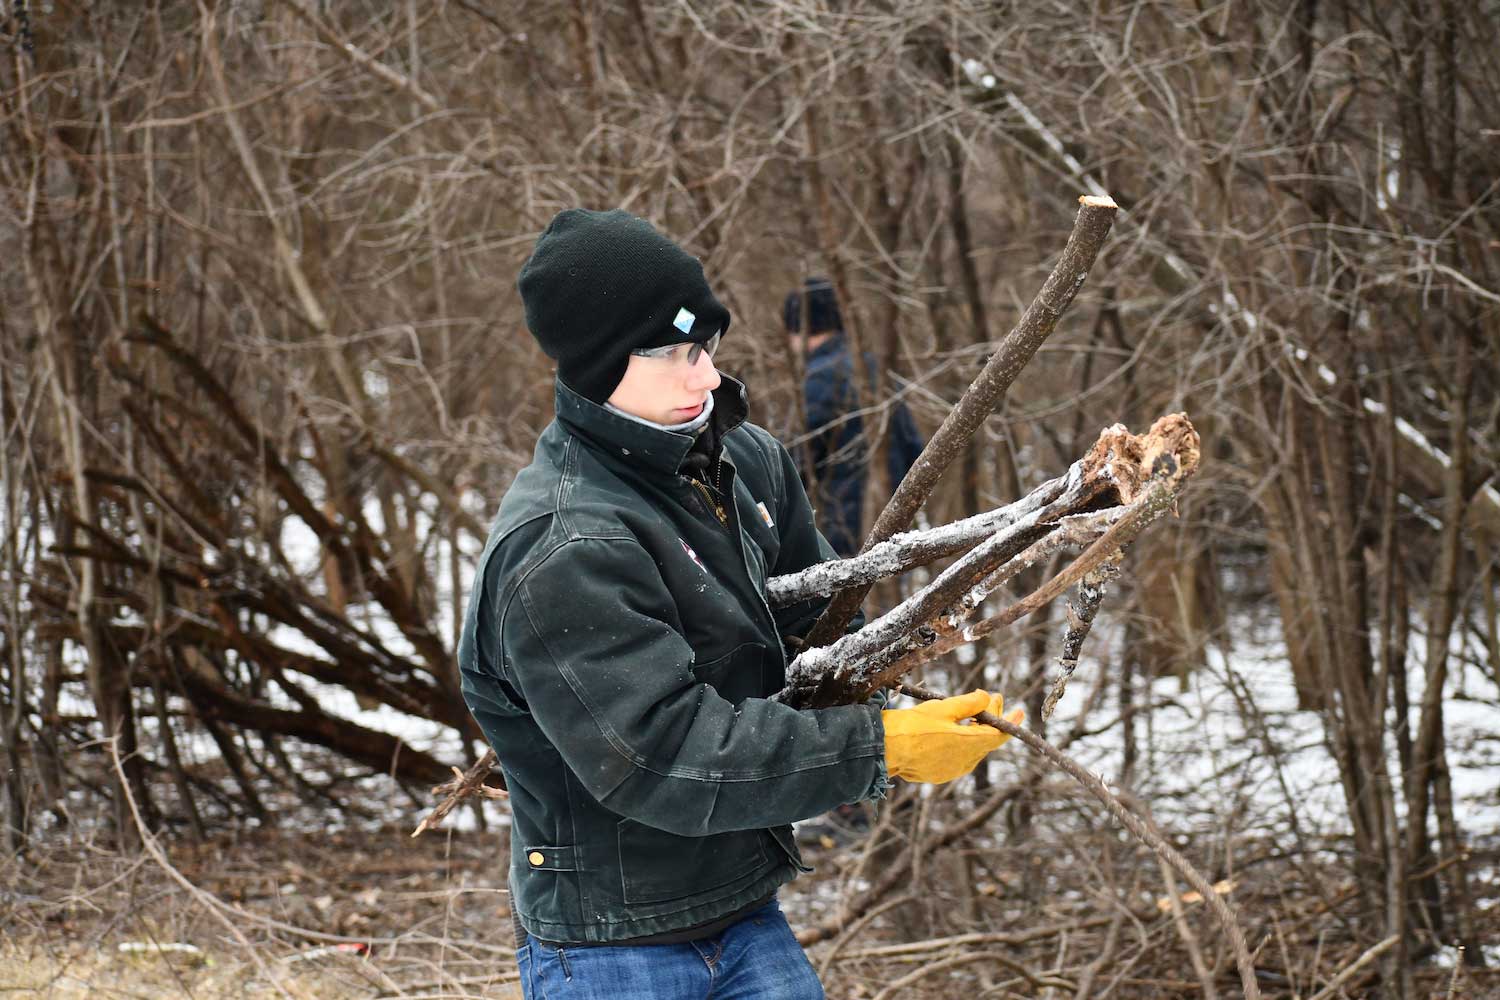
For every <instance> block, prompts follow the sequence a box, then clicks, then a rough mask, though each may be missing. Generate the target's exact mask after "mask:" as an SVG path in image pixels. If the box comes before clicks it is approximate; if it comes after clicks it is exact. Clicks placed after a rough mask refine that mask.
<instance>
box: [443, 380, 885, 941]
mask: <svg viewBox="0 0 1500 1000" xmlns="http://www.w3.org/2000/svg"><path fill="white" fill-rule="evenodd" d="M745 414H746V403H745V394H744V387H743V386H742V385H740V384H739V383H738V382H735V381H733V380H732V379H729V378H725V379H724V382H723V385H721V386H720V388H719V389H718V390H717V391H716V392H715V394H714V413H713V415H712V418H711V419H714V420H717V421H718V422H719V423H718V424H717V426H718V427H719V428H720V429H721V432H722V434H723V445H724V446H723V453H722V455H723V457H722V460H721V467H720V468H719V469H718V470H716V472H717V475H713V476H709V477H708V478H711V479H715V480H716V483H715V484H714V485H716V486H717V487H719V489H720V490H722V493H720V492H719V491H718V490H716V489H714V488H713V486H709V485H705V484H702V483H699V482H697V481H696V480H694V479H691V478H689V477H687V476H684V475H682V474H680V473H679V469H680V468H681V467H682V461H683V458H684V456H686V454H687V453H688V451H689V449H690V447H691V446H692V442H693V438H692V437H691V436H690V435H688V434H681V433H674V432H670V431H665V430H661V429H659V428H657V427H654V426H649V425H646V424H642V423H640V422H637V421H634V420H632V419H630V418H628V417H624V416H621V415H620V414H618V413H615V412H612V411H610V410H608V409H606V408H605V407H603V406H599V405H597V404H595V403H593V402H590V401H589V400H586V399H584V398H583V397H581V396H579V395H577V394H576V393H574V392H573V391H572V390H570V389H569V388H568V387H567V386H565V385H563V384H562V383H561V382H559V383H558V385H557V402H556V419H555V420H554V421H553V422H552V423H551V424H550V425H549V426H548V427H547V429H546V430H545V431H543V433H542V435H541V438H540V439H539V440H538V442H537V446H536V454H535V457H534V458H533V460H532V463H531V464H530V465H529V466H527V467H526V468H525V469H523V470H522V471H521V473H520V474H519V475H518V476H517V477H516V480H515V482H514V484H513V485H512V486H511V488H510V490H509V491H507V493H506V495H505V498H504V501H503V502H502V503H501V505H500V514H499V516H498V517H497V519H496V521H495V525H494V527H493V528H492V529H491V531H490V536H489V541H488V543H487V545H486V546H485V550H484V553H483V555H482V556H481V558H480V562H479V567H478V570H477V572H476V576H475V583H474V587H473V590H472V592H471V594H470V599H469V607H468V612H467V616H466V620H465V623H464V631H463V636H462V640H461V642H460V644H459V665H460V669H461V673H462V680H463V692H464V698H465V700H466V701H467V703H468V706H469V709H470V711H472V712H473V713H474V717H475V718H476V719H477V720H478V722H479V724H480V726H481V727H482V728H483V730H484V733H485V736H486V737H488V739H489V741H490V743H491V744H492V745H493V746H494V748H495V752H496V754H497V755H498V756H499V758H500V764H501V767H502V769H503V770H504V773H505V778H506V783H507V785H508V786H509V788H510V804H511V810H512V827H511V862H510V863H511V868H510V885H511V891H512V905H513V906H514V907H515V908H516V911H517V913H518V914H519V916H520V918H521V921H522V923H523V924H524V925H525V927H526V929H527V930H528V931H530V932H531V933H532V934H533V935H535V936H536V937H539V938H541V939H543V940H548V941H561V942H607V941H620V940H625V939H630V938H637V937H644V936H649V935H657V934H663V933H669V932H672V931H676V930H681V929H683V928H690V927H695V926H698V925H701V924H704V923H707V922H710V921H713V920H714V919H716V918H718V917H722V916H725V915H727V914H730V913H733V912H734V911H735V910H737V909H740V908H741V907H744V906H745V905H747V904H749V903H751V902H753V901H755V900H757V899H760V898H763V897H765V896H766V895H768V894H770V893H771V892H773V891H774V890H775V889H776V887H777V886H779V885H781V884H783V883H785V882H788V881H790V880H791V879H793V878H795V877H796V874H797V872H798V871H799V870H802V871H806V870H808V869H806V868H805V866H803V864H802V861H801V859H800V857H799V855H798V853H797V847H796V844H795V841H794V840H793V839H792V830H791V826H790V825H789V824H790V823H791V822H792V821H794V820H798V819H804V818H807V817H810V816H815V815H818V814H820V813H822V812H825V811H827V810H828V809H831V808H834V807H835V806H838V805H841V804H843V803H846V802H855V801H859V800H860V799H864V798H870V797H874V796H878V795H881V794H883V789H884V787H885V783H886V779H885V772H884V733H883V731H882V728H881V724H880V717H879V712H878V711H877V710H876V709H875V708H874V707H872V706H867V705H850V706H843V707H839V708H831V709H824V710H819V711H804V712H799V711H795V710H793V709H790V708H787V707H786V706H783V705H780V704H776V703H774V702H771V701H768V700H765V699H766V697H767V696H768V695H770V694H772V693H774V692H775V691H777V690H779V689H780V687H781V686H782V683H783V681H784V671H785V668H786V663H787V660H786V653H785V651H784V648H783V644H782V639H783V637H787V636H798V637H800V636H801V635H803V634H804V633H805V632H806V630H807V629H809V628H810V627H811V625H812V623H813V621H814V620H815V619H816V616H817V614H818V612H819V611H820V610H821V603H822V602H817V603H809V604H803V605H797V606H793V607H790V608H783V609H779V610H777V611H775V612H773V611H772V610H771V609H770V608H769V607H768V606H767V604H766V601H765V598H764V588H765V583H766V579H767V578H768V577H770V576H777V575H781V574H784V573H790V572H794V571H796V570H799V569H802V568H804V567H806V566H808V565H811V564H813V563H814V562H819V561H822V560H824V559H828V558H832V557H833V552H832V550H831V549H830V548H829V547H828V543H827V542H826V541H824V540H823V539H822V538H821V536H819V535H818V533H817V530H816V529H815V528H814V527H813V518H812V511H811V509H810V507H809V505H808V501H807V497H806V494H805V493H804V492H803V489H802V486H801V483H800V481H799V480H798V478H797V474H796V469H795V468H794V466H793V464H792V460H791V458H790V457H789V456H788V454H787V452H786V450H785V449H784V448H783V447H782V446H781V445H780V444H779V443H778V442H777V441H776V440H775V438H773V437H772V436H771V435H770V434H769V433H767V432H766V431H765V430H763V429H761V428H759V427H756V426H754V425H753V424H748V423H745V422H744V417H745ZM726 501H729V502H726Z"/></svg>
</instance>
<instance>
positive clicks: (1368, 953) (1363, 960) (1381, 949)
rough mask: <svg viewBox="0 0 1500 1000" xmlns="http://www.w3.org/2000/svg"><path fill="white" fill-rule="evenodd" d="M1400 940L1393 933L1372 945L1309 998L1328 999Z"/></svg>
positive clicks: (1312, 999)
mask: <svg viewBox="0 0 1500 1000" xmlns="http://www.w3.org/2000/svg"><path fill="white" fill-rule="evenodd" d="M1400 940H1401V935H1399V934H1392V935H1391V936H1390V937H1388V938H1386V939H1385V940H1384V941H1380V942H1378V943H1376V944H1373V945H1371V946H1370V947H1369V948H1367V949H1366V950H1365V953H1364V954H1363V955H1360V956H1359V957H1358V958H1356V959H1355V960H1354V961H1353V962H1351V963H1350V964H1349V965H1348V966H1347V967H1346V968H1345V969H1344V971H1342V972H1340V973H1339V974H1338V975H1336V976H1334V977H1333V978H1332V979H1330V980H1329V981H1328V985H1327V986H1325V987H1323V988H1322V989H1321V990H1319V991H1318V992H1316V993H1314V994H1313V995H1312V996H1310V997H1308V998H1307V1000H1327V998H1328V997H1331V996H1333V995H1334V993H1336V992H1338V989H1339V987H1341V986H1343V985H1344V984H1345V983H1347V982H1348V981H1349V980H1350V979H1353V978H1354V974H1355V973H1356V972H1358V971H1359V970H1360V969H1363V968H1364V967H1365V966H1367V965H1369V964H1370V963H1371V962H1373V961H1375V960H1376V959H1377V958H1379V957H1380V956H1381V955H1383V954H1384V953H1385V952H1387V951H1389V950H1390V949H1391V948H1394V947H1395V946H1396V944H1397V942H1399V941H1400ZM1454 971H1455V972H1457V971H1458V970H1457V969H1455V970H1454ZM1449 996H1452V994H1451V993H1450V994H1449Z"/></svg>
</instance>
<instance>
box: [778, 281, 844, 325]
mask: <svg viewBox="0 0 1500 1000" xmlns="http://www.w3.org/2000/svg"><path fill="white" fill-rule="evenodd" d="M804 288H805V289H806V291H807V328H808V332H809V333H826V332H828V331H830V330H838V331H842V330H843V329H844V320H843V318H842V317H841V316H839V303H838V299H836V298H834V296H833V285H832V284H830V283H829V281H828V279H827V278H808V279H807V281H806V283H805V284H804ZM782 320H783V322H784V323H785V324H786V332H787V333H801V332H802V293H801V292H788V293H787V296H786V303H785V304H784V305H783V306H782Z"/></svg>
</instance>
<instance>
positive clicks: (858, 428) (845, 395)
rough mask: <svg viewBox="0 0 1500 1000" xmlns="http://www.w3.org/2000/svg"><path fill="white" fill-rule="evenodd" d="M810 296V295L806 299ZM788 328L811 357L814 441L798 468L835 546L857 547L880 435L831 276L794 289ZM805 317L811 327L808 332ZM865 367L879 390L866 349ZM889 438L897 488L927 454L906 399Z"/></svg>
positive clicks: (851, 551)
mask: <svg viewBox="0 0 1500 1000" xmlns="http://www.w3.org/2000/svg"><path fill="white" fill-rule="evenodd" d="M804 296H805V300H804ZM783 317H784V321H785V326H786V332H787V335H788V336H789V337H791V340H792V346H793V348H794V349H795V350H797V351H798V352H799V353H800V354H801V355H802V356H803V358H804V359H805V364H806V367H807V373H806V377H805V379H804V382H803V389H804V393H805V395H806V400H807V434H808V439H807V444H806V445H805V446H804V447H805V448H806V454H805V455H799V456H798V457H799V458H801V459H805V460H803V461H799V462H798V464H797V469H798V471H799V473H801V475H802V476H803V478H804V481H805V482H806V481H807V478H808V476H809V474H810V475H811V481H810V482H806V485H807V487H808V489H809V490H811V492H812V500H813V506H814V508H815V509H816V511H817V518H818V525H819V527H820V528H821V529H822V531H823V534H824V536H825V537H827V539H828V541H829V544H831V545H832V546H833V549H834V551H835V552H837V553H838V554H839V555H840V556H842V557H844V558H846V559H847V558H848V557H850V556H853V555H856V554H858V552H859V548H860V545H861V544H862V543H863V542H864V530H865V525H864V518H863V517H862V511H863V501H864V495H865V481H866V479H867V477H868V475H869V470H870V461H871V459H872V457H873V456H874V454H875V450H876V449H875V444H876V442H875V441H874V440H872V435H867V434H866V433H865V428H866V426H868V425H867V423H866V420H865V417H866V414H864V413H861V412H860V409H859V395H858V393H857V392H856V391H855V382H854V379H855V372H854V358H853V356H852V355H851V354H850V352H849V344H848V342H847V340H846V339H845V337H844V323H843V319H842V317H840V315H839V306H838V300H837V299H836V298H835V296H834V294H833V286H832V285H831V284H830V283H829V281H828V279H827V278H808V279H807V281H806V284H805V286H804V288H803V290H802V291H793V292H789V293H788V294H787V297H786V302H785V304H784V307H783ZM804 318H805V320H806V324H805V325H806V330H807V332H806V333H804V332H803V326H804ZM864 369H865V371H864V375H865V378H866V384H867V385H869V386H870V389H871V391H869V392H867V393H866V397H867V399H873V398H874V396H875V393H874V392H873V389H874V382H873V378H871V373H872V372H873V371H874V364H873V359H872V358H871V357H870V355H869V354H868V353H866V354H865V355H864ZM889 413H890V443H889V447H888V448H887V450H886V454H887V466H886V467H887V469H888V470H889V472H890V482H891V489H892V490H894V489H895V488H896V486H897V485H899V484H900V482H901V480H902V479H903V478H904V477H905V476H906V473H907V470H908V469H910V468H911V467H912V463H914V462H915V461H916V460H917V456H918V455H920V454H922V446H923V441H922V435H921V434H920V433H919V432H918V431H917V425H916V423H915V422H914V421H913V420H912V418H911V413H910V412H908V411H907V409H906V406H905V405H904V404H902V403H901V402H900V401H897V402H895V403H894V404H893V405H892V406H891V408H890V410H889Z"/></svg>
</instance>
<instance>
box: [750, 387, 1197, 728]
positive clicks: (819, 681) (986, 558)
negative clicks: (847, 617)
mask: <svg viewBox="0 0 1500 1000" xmlns="http://www.w3.org/2000/svg"><path fill="white" fill-rule="evenodd" d="M1197 467H1198V434H1197V432H1196V431H1194V430H1193V426H1192V424H1191V423H1189V422H1188V419H1187V416H1186V415H1185V414H1181V413H1177V414H1170V415H1168V416H1164V417H1162V418H1161V419H1159V420H1157V421H1156V423H1155V424H1154V425H1152V427H1151V430H1150V431H1149V432H1147V433H1146V434H1145V435H1140V436H1137V435H1132V434H1130V433H1129V432H1128V431H1127V430H1126V429H1125V428H1124V427H1123V426H1121V425H1119V424H1116V425H1115V426H1113V427H1110V428H1108V429H1106V430H1105V431H1104V432H1103V433H1102V434H1101V435H1100V436H1099V439H1098V441H1096V442H1095V443H1094V446H1093V447H1092V448H1091V449H1090V450H1089V453H1088V454H1087V455H1086V456H1085V457H1084V458H1082V459H1080V460H1079V461H1078V462H1076V463H1074V464H1073V466H1072V467H1071V468H1070V469H1069V470H1068V472H1067V474H1066V475H1064V476H1060V477H1058V478H1056V479H1053V480H1050V481H1048V482H1046V483H1043V484H1042V485H1041V486H1039V487H1037V488H1036V489H1035V490H1033V491H1032V492H1031V493H1029V494H1027V495H1026V496H1024V497H1022V498H1021V499H1020V500H1018V501H1016V502H1015V503H1013V504H1010V505H1009V506H1006V507H1002V508H1000V509H998V510H993V511H990V512H988V513H985V514H980V515H978V516H975V517H971V518H968V519H966V520H963V521H959V522H956V523H954V524H950V525H946V526H944V527H941V528H935V529H932V530H929V531H920V532H911V533H906V534H901V535H897V536H896V537H894V538H891V539H889V540H888V541H885V542H881V543H879V544H877V545H872V546H869V547H867V548H866V549H865V551H863V552H862V553H860V554H859V555H858V556H856V557H854V558H853V559H848V560H843V561H840V562H832V563H824V564H822V565H819V566H813V567H811V568H809V569H806V570H804V571H802V572H801V573H796V574H793V575H790V576H783V577H778V578H776V579H774V580H772V581H771V582H770V584H769V586H768V595H767V596H768V599H769V600H770V602H771V604H772V605H773V606H783V605H787V604H793V603H796V602H797V601H802V600H806V599H808V598H810V597H812V596H814V595H818V594H822V595H827V594H830V593H833V592H835V591H838V590H842V589H844V588H847V587H850V586H853V585H868V584H870V583H873V582H874V581H875V580H877V579H879V578H880V577H883V576H887V575H891V574H893V573H904V572H906V571H907V570H909V569H911V568H913V567H915V566H918V565H923V564H925V563H928V562H931V561H933V560H934V559H937V558H941V557H944V556H950V555H954V554H955V553H959V552H965V550H967V552H966V554H965V555H963V556H962V558H960V559H958V560H956V561H955V562H954V563H953V564H952V565H951V566H949V567H948V568H947V569H945V570H944V571H943V572H941V573H939V574H938V575H937V577H936V578H935V579H934V580H933V581H932V582H931V583H929V584H928V585H927V586H925V587H923V588H922V589H921V590H919V591H918V592H917V593H915V594H913V595H912V596H911V597H909V598H907V599H906V600H905V601H902V602H901V603H900V604H898V605H897V606H896V607H895V608H894V609H892V610H891V611H890V612H888V613H887V614H885V615H883V616H881V617H880V618H878V619H877V620H875V621H873V622H871V623H869V624H868V625H866V626H865V627H864V628H862V629H861V630H859V631H858V632H856V633H853V634H851V635H846V636H844V637H843V638H841V639H838V640H837V641H835V642H833V643H831V644H829V645H827V646H821V647H819V648H817V649H811V650H808V651H807V652H804V653H802V654H801V655H799V656H798V657H797V658H796V660H794V661H793V662H792V665H791V669H790V670H789V671H788V675H787V685H786V688H785V689H784V690H783V691H782V692H781V695H780V698H781V699H782V700H783V701H786V702H788V703H790V704H794V705H798V706H810V707H819V706H826V705H841V704H851V703H854V702H859V701H863V700H865V699H866V698H868V697H869V696H870V694H871V693H872V692H873V691H874V690H876V689H877V688H883V687H891V686H895V685H897V684H899V682H900V679H901V678H902V677H903V676H905V675H906V674H907V673H908V672H909V671H911V670H912V669H913V668H915V667H917V666H919V665H921V664H923V663H926V662H928V661H929V660H932V659H934V658H936V657H938V656H941V655H942V654H944V653H947V652H950V651H952V650H953V649H956V648H957V647H958V646H960V645H963V644H964V643H969V642H974V641H977V640H979V639H982V638H984V637H985V636H988V635H990V634H991V633H993V632H994V631H995V630H996V629H999V628H1003V627H1004V626H1007V625H1010V624H1012V623H1014V622H1016V621H1018V620H1019V619H1021V618H1023V617H1024V616H1026V615H1028V614H1030V613H1032V612H1033V611H1036V610H1038V609H1039V608H1042V607H1044V606H1045V605H1047V604H1048V603H1050V602H1051V601H1053V600H1056V599H1057V598H1058V597H1059V596H1060V595H1061V594H1063V593H1064V592H1065V591H1066V590H1067V589H1068V588H1069V587H1072V586H1076V587H1077V593H1076V597H1075V599H1074V600H1073V602H1072V603H1071V604H1070V605H1069V608H1068V629H1067V632H1066V634H1065V636H1064V639H1063V650H1062V655H1061V657H1060V660H1061V662H1062V666H1063V673H1062V675H1061V676H1059V677H1058V679H1057V683H1056V684H1055V686H1054V688H1053V690H1052V693H1051V694H1050V695H1049V697H1048V699H1047V703H1046V707H1045V708H1044V711H1043V715H1044V717H1045V716H1048V715H1051V711H1052V708H1053V707H1054V706H1055V705H1056V703H1057V699H1058V697H1060V696H1061V694H1062V690H1063V686H1064V685H1065V684H1066V682H1067V678H1068V677H1069V676H1070V675H1071V674H1072V672H1073V669H1074V667H1075V666H1076V665H1077V663H1078V653H1079V650H1080V648H1081V647H1082V644H1083V640H1084V638H1085V637H1086V636H1087V635H1088V631H1089V628H1090V627H1091V625H1092V624H1093V620H1094V615H1095V614H1096V613H1097V611H1098V609H1099V604H1100V602H1101V601H1102V599H1103V597H1104V591H1105V584H1106V583H1107V581H1108V580H1109V579H1110V577H1112V576H1113V575H1114V574H1115V572H1116V571H1117V566H1118V565H1119V562H1120V559H1121V555H1122V551H1123V549H1124V548H1125V546H1127V545H1129V544H1130V542H1132V541H1133V540H1134V539H1135V538H1136V537H1137V536H1138V535H1139V534H1140V533H1141V531H1142V530H1143V529H1144V528H1145V527H1146V526H1147V525H1148V524H1150V523H1151V522H1152V521H1154V520H1156V519H1157V518H1159V517H1160V516H1161V515H1162V514H1164V513H1165V512H1166V511H1167V510H1169V509H1171V508H1172V507H1173V505H1174V504H1175V502H1176V499H1177V495H1178V492H1179V491H1180V489H1181V487H1182V484H1183V482H1184V481H1185V480H1186V479H1187V477H1188V476H1190V475H1192V473H1193V472H1194V471H1195V470H1196V469H1197ZM1064 549H1074V550H1081V554H1079V555H1078V556H1077V557H1076V558H1075V559H1073V561H1071V562H1070V563H1068V564H1067V565H1066V566H1065V567H1064V568H1063V569H1062V570H1061V571H1059V572H1057V573H1056V574H1054V575H1053V576H1052V577H1051V578H1050V579H1048V580H1047V581H1046V582H1045V583H1043V584H1042V585H1041V586H1040V587H1038V588H1037V589H1036V590H1034V591H1033V592H1032V593H1030V594H1028V595H1026V596H1025V597H1023V598H1021V599H1020V600H1017V601H1015V602H1014V603H1012V604H1010V605H1008V606H1007V607H1005V608H1004V610H1002V611H1000V612H999V613H997V614H994V615H991V616H989V617H987V618H984V619H982V620H980V621H978V622H973V623H971V624H965V622H967V621H968V619H970V618H971V617H972V616H973V614H974V613H975V611H976V610H977V609H978V608H979V607H981V605H982V604H983V602H984V601H985V600H986V599H987V598H989V597H990V596H991V595H992V594H993V593H994V592H995V591H996V590H997V589H999V588H1000V587H1001V586H1003V585H1004V584H1006V583H1007V582H1009V581H1011V580H1013V579H1015V578H1016V576H1017V575H1019V574H1020V572H1021V571H1022V570H1024V569H1026V568H1028V567H1031V566H1035V565H1038V564H1041V563H1043V562H1045V561H1046V560H1048V559H1049V558H1050V557H1051V556H1052V555H1054V554H1055V553H1057V552H1059V551H1061V550H1064Z"/></svg>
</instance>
